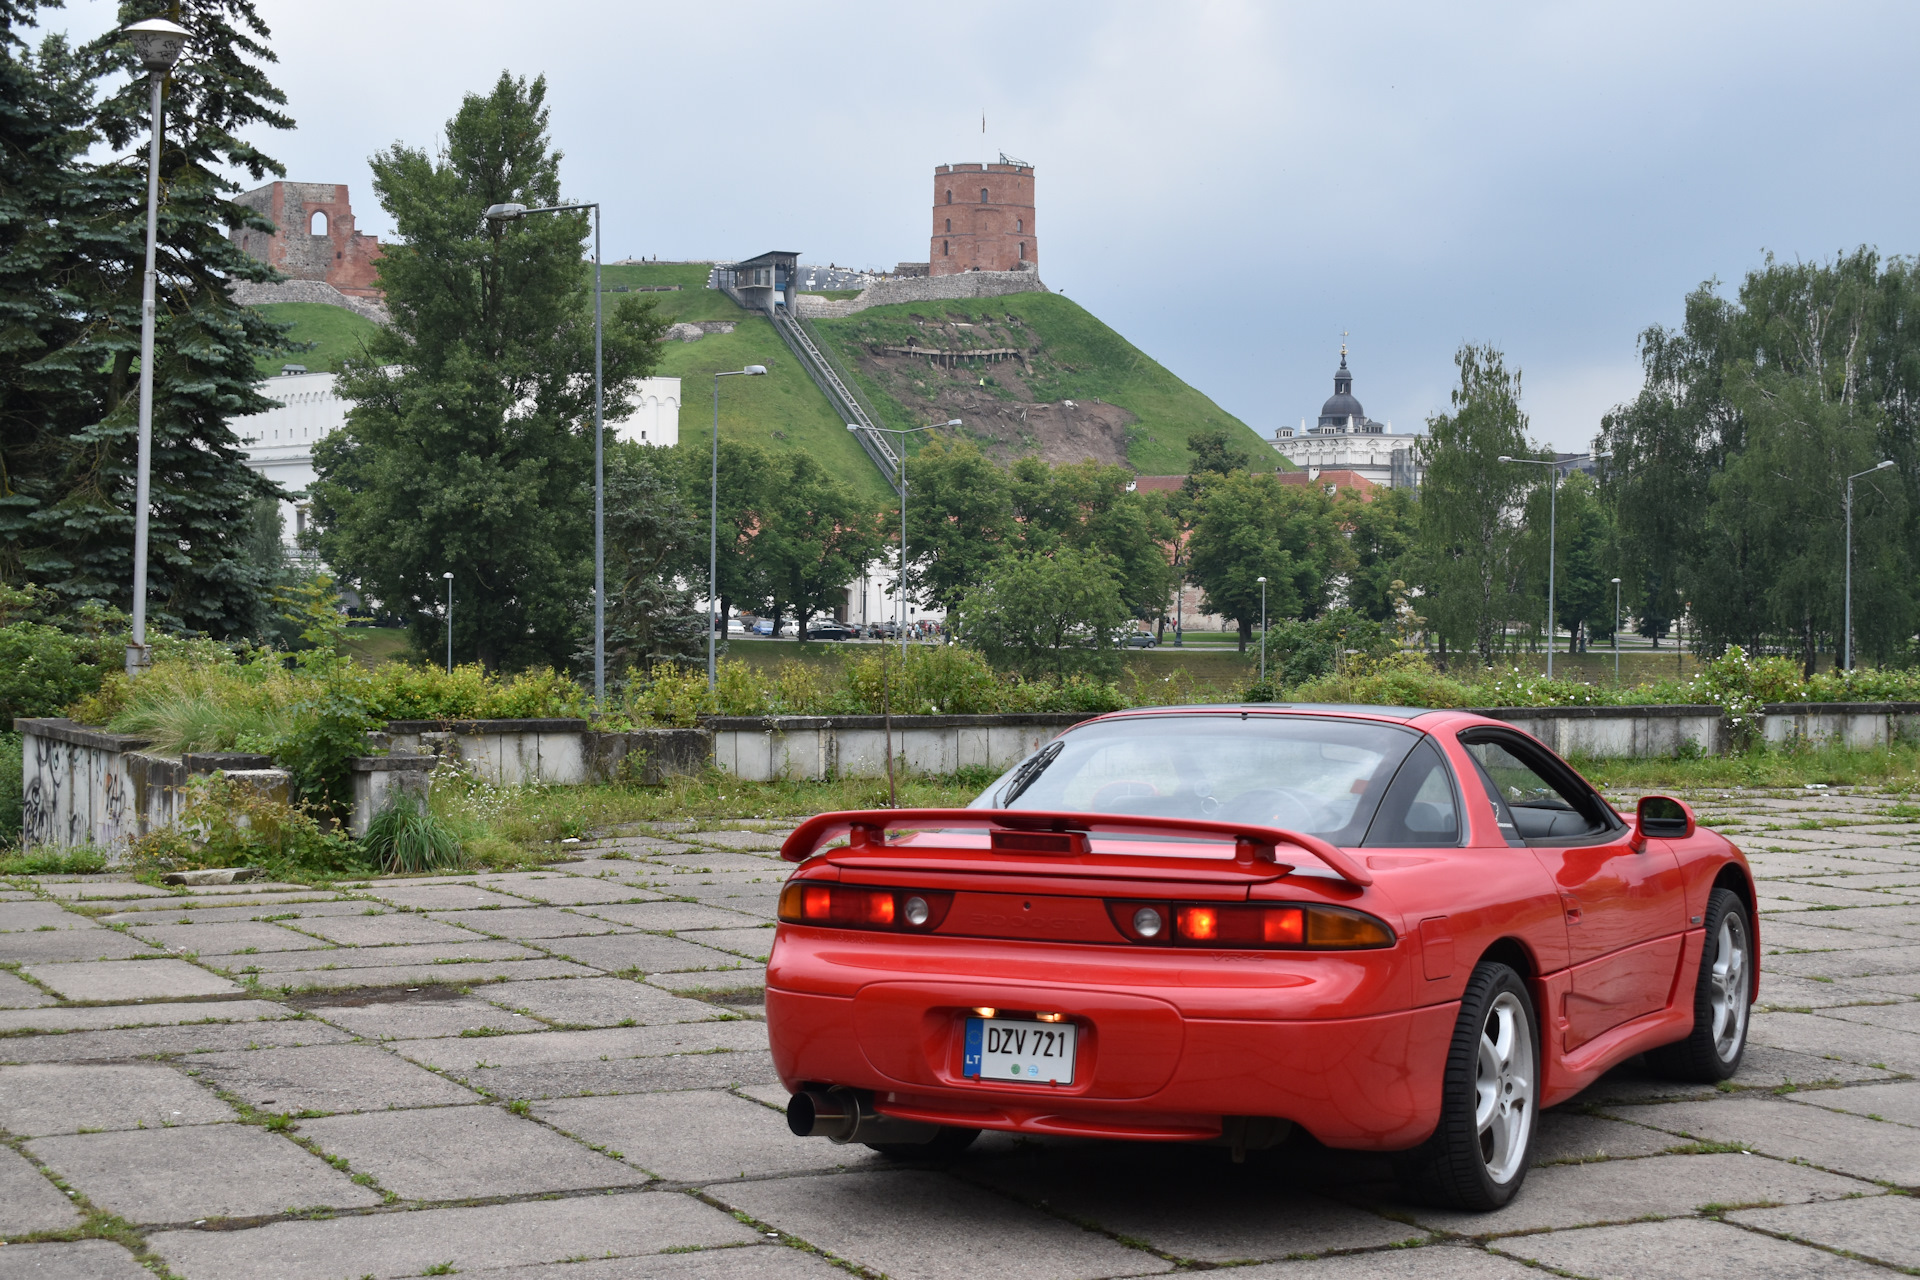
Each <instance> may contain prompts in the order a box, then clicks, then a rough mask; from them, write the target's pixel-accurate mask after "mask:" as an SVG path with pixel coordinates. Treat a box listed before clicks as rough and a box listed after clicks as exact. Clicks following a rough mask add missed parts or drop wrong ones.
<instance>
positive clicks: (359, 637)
mask: <svg viewBox="0 0 1920 1280" xmlns="http://www.w3.org/2000/svg"><path fill="white" fill-rule="evenodd" d="M409 643H410V642H409V641H408V640H407V629H406V628H405V627H348V628H347V629H346V630H345V631H343V632H342V633H341V636H340V649H341V651H342V652H343V653H345V654H346V655H347V656H348V657H350V658H352V659H353V660H354V661H355V662H360V663H364V664H365V665H367V666H369V667H377V666H379V665H380V664H381V663H383V662H400V661H404V660H405V659H406V658H407V657H408V656H409Z"/></svg>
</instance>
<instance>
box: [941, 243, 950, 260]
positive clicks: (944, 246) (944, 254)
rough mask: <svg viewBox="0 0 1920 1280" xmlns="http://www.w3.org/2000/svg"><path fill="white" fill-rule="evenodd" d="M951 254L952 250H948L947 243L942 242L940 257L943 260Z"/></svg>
mask: <svg viewBox="0 0 1920 1280" xmlns="http://www.w3.org/2000/svg"><path fill="white" fill-rule="evenodd" d="M951 252H952V250H950V249H948V248H947V242H946V241H945V240H942V241H941V242H940V256H941V257H943V258H944V257H947V256H948V255H949V254H950V253H951Z"/></svg>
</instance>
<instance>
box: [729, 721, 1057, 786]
mask: <svg viewBox="0 0 1920 1280" xmlns="http://www.w3.org/2000/svg"><path fill="white" fill-rule="evenodd" d="M1089 719H1092V716H1091V715H1088V714H1058V715H1031V716H895V717H894V719H893V756H894V759H895V760H896V761H899V762H901V763H902V764H904V766H905V768H906V769H907V770H908V771H909V772H912V773H939V774H947V773H957V772H959V771H960V770H961V769H967V768H987V769H1006V768H1009V767H1011V766H1012V765H1013V764H1014V763H1015V762H1017V761H1018V760H1020V759H1021V758H1022V757H1023V756H1027V755H1030V754H1031V753H1033V752H1035V751H1037V750H1039V749H1040V748H1041V747H1042V746H1044V745H1045V744H1046V743H1047V742H1048V741H1049V740H1050V739H1052V738H1053V737H1054V736H1055V735H1057V734H1058V733H1060V731H1061V730H1063V729H1066V728H1068V727H1069V726H1071V725H1075V724H1078V723H1080V722H1081V721H1082V720H1089ZM703 723H704V724H705V726H706V727H707V728H708V729H709V730H711V731H712V733H713V763H714V766H715V767H716V768H718V769H721V770H723V771H725V772H727V773H730V774H732V775H734V776H735V777H737V778H739V779H741V780H742V781H745V782H768V781H772V780H773V779H775V778H781V779H788V780H794V781H799V780H808V779H816V778H831V777H843V778H874V777H885V776H886V772H887V730H886V722H885V721H884V720H883V719H882V718H881V717H880V716H766V717H759V716H712V717H709V718H708V719H706V720H705V721H704V722H703Z"/></svg>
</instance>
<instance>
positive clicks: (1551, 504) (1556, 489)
mask: <svg viewBox="0 0 1920 1280" xmlns="http://www.w3.org/2000/svg"><path fill="white" fill-rule="evenodd" d="M1606 456H1607V455H1606V454H1604V453H1576V454H1572V455H1569V456H1568V457H1565V458H1555V459H1552V460H1551V461H1549V460H1548V459H1546V458H1510V457H1508V456H1507V455H1506V454H1504V453H1503V454H1501V455H1500V461H1502V462H1524V463H1526V464H1528V465H1529V466H1535V467H1552V468H1553V475H1552V476H1550V477H1549V478H1548V480H1547V679H1549V680H1551V679H1553V574H1554V556H1555V553H1556V552H1557V551H1558V550H1559V548H1558V546H1557V544H1558V542H1559V541H1560V538H1559V534H1558V532H1557V530H1556V525H1557V524H1558V523H1559V518H1560V517H1559V502H1560V468H1561V467H1564V466H1568V465H1570V464H1572V463H1575V462H1586V461H1588V460H1589V459H1593V458H1604V457H1606ZM1614 644H1615V645H1616V646H1617V645H1618V644H1619V641H1618V640H1617V639H1616V640H1615V641H1614Z"/></svg>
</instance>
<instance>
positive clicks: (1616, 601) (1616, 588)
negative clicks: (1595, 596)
mask: <svg viewBox="0 0 1920 1280" xmlns="http://www.w3.org/2000/svg"><path fill="white" fill-rule="evenodd" d="M1613 687H1614V688H1616V689H1618V688H1619V687H1620V579H1618V578H1615V579H1614V580H1613Z"/></svg>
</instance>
